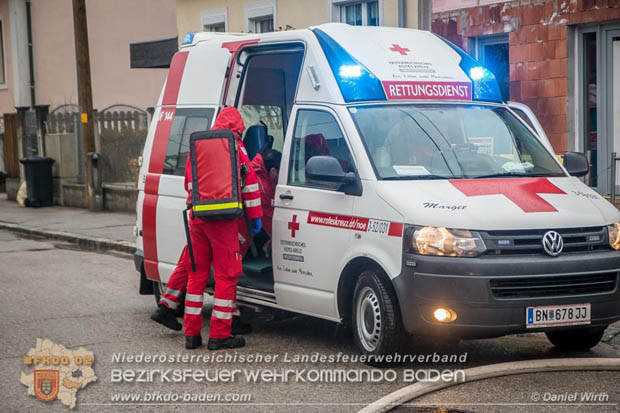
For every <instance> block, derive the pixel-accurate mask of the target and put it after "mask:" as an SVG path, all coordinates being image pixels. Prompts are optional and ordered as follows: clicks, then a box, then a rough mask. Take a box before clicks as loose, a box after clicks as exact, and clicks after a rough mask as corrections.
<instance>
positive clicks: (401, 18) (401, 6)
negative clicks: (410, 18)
mask: <svg viewBox="0 0 620 413" xmlns="http://www.w3.org/2000/svg"><path fill="white" fill-rule="evenodd" d="M398 27H407V22H406V19H405V0H398Z"/></svg>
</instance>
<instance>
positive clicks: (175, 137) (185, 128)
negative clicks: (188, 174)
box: [164, 108, 214, 176]
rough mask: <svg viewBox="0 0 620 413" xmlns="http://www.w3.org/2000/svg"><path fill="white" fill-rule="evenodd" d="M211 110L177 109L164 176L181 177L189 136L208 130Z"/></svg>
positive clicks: (211, 118) (165, 160)
mask: <svg viewBox="0 0 620 413" xmlns="http://www.w3.org/2000/svg"><path fill="white" fill-rule="evenodd" d="M213 112H214V109H213V108H193V109H177V111H176V113H175V115H174V121H173V122H172V128H171V129H170V138H169V139H168V146H167V147H166V158H165V159H164V174H167V175H178V176H183V175H184V174H185V161H186V160H187V153H188V152H189V135H191V134H192V133H194V132H200V131H204V130H207V129H209V127H210V126H211V122H212V121H213Z"/></svg>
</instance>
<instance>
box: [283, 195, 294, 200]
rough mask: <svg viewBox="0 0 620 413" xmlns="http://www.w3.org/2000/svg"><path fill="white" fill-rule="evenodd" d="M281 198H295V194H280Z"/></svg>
mask: <svg viewBox="0 0 620 413" xmlns="http://www.w3.org/2000/svg"><path fill="white" fill-rule="evenodd" d="M280 199H288V200H289V201H290V200H292V199H293V194H280Z"/></svg>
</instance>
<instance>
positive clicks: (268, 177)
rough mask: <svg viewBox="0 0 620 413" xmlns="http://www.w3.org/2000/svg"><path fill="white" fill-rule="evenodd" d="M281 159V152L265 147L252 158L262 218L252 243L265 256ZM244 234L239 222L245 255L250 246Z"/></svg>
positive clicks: (267, 251)
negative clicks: (259, 228) (258, 230)
mask: <svg viewBox="0 0 620 413" xmlns="http://www.w3.org/2000/svg"><path fill="white" fill-rule="evenodd" d="M281 161H282V153H280V152H278V151H276V150H275V149H265V150H264V151H263V152H262V153H260V152H259V153H257V154H256V156H255V157H254V159H252V168H253V169H254V172H255V173H256V177H257V178H258V188H259V190H260V199H261V207H262V209H263V218H262V220H261V221H262V226H263V227H262V229H261V231H260V232H259V233H258V234H256V235H255V236H254V243H255V244H256V248H257V249H258V250H259V251H260V253H262V254H263V256H264V257H265V258H269V257H270V256H271V230H272V222H273V208H274V198H275V195H276V186H277V185H278V175H279V174H280V162H281ZM246 234H247V230H246V229H245V223H241V226H240V228H239V242H240V243H241V251H242V254H243V256H246V254H247V252H248V250H249V248H250V242H249V239H248V237H247V235H246Z"/></svg>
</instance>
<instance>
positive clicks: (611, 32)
mask: <svg viewBox="0 0 620 413" xmlns="http://www.w3.org/2000/svg"><path fill="white" fill-rule="evenodd" d="M579 50H580V52H579V61H578V64H579V73H580V75H579V82H580V84H581V85H580V88H581V90H580V99H579V102H580V104H579V108H578V109H579V116H580V120H581V128H580V129H581V137H582V139H581V150H582V151H583V152H585V153H586V155H587V156H588V158H589V160H590V164H591V166H592V169H591V171H590V174H589V175H588V176H587V179H586V183H587V184H588V185H590V186H591V187H593V188H594V189H596V190H597V191H598V192H599V193H601V194H603V195H608V194H609V193H610V191H611V185H612V184H614V185H616V192H618V190H620V171H618V172H617V174H616V176H615V177H613V178H612V177H611V173H610V171H611V165H612V160H611V157H612V153H614V152H616V153H620V22H619V23H614V24H606V25H596V26H588V27H583V28H580V32H579Z"/></svg>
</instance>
